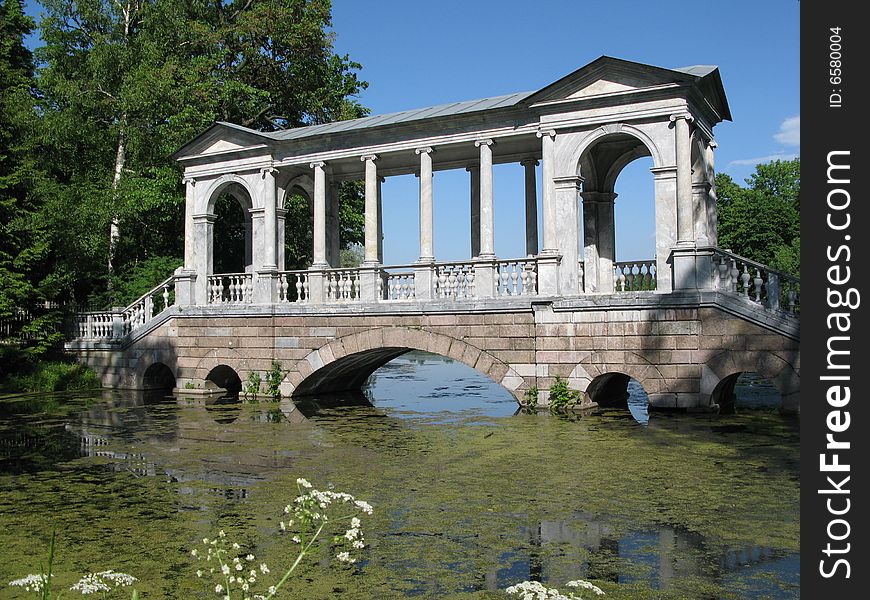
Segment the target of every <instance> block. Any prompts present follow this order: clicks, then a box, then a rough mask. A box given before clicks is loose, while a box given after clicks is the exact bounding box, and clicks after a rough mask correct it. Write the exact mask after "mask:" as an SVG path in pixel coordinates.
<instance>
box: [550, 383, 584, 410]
mask: <svg viewBox="0 0 870 600" xmlns="http://www.w3.org/2000/svg"><path fill="white" fill-rule="evenodd" d="M582 402H583V395H582V394H581V393H580V392H578V391H577V390H572V389H571V388H569V387H568V382H567V381H565V380H564V379H562V378H561V377H556V379H555V380H554V381H553V383H552V385H550V410H560V409H564V408H567V407H570V406H575V405H577V404H580V403H582Z"/></svg>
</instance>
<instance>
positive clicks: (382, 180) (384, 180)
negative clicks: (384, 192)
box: [378, 177, 387, 183]
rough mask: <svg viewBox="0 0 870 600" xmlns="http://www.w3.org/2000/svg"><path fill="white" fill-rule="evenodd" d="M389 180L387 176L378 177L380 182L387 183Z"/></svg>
mask: <svg viewBox="0 0 870 600" xmlns="http://www.w3.org/2000/svg"><path fill="white" fill-rule="evenodd" d="M386 181H387V178H386V177H378V183H385V182H386Z"/></svg>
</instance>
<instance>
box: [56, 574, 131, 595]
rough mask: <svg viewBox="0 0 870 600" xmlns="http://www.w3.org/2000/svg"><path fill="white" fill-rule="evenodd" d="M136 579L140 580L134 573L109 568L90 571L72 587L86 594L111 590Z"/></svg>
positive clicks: (124, 585)
mask: <svg viewBox="0 0 870 600" xmlns="http://www.w3.org/2000/svg"><path fill="white" fill-rule="evenodd" d="M134 581H138V580H137V579H136V578H135V577H133V576H132V575H127V574H126V573H118V572H116V571H113V570H112V569H109V570H108V571H100V572H99V573H88V574H87V575H85V576H84V577H82V578H81V579H79V580H78V582H77V583H74V584H73V585H72V587H70V589H71V590H72V591H74V592H81V593H82V595H83V596H84V595H87V594H96V593H98V592H102V593H105V592H111V591H112V590H113V589H115V588H119V587H127V586H130V585H133V582H134Z"/></svg>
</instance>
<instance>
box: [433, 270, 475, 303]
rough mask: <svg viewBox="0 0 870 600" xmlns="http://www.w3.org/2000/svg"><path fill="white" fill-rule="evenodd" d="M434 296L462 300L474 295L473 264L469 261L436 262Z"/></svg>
mask: <svg viewBox="0 0 870 600" xmlns="http://www.w3.org/2000/svg"><path fill="white" fill-rule="evenodd" d="M435 297H436V298H441V299H444V300H462V299H466V298H473V297H474V265H473V264H471V263H436V264H435Z"/></svg>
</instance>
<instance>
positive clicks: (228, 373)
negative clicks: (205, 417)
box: [205, 365, 242, 396]
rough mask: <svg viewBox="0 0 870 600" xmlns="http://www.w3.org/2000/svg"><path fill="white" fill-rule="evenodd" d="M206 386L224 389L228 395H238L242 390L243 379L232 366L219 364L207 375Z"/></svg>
mask: <svg viewBox="0 0 870 600" xmlns="http://www.w3.org/2000/svg"><path fill="white" fill-rule="evenodd" d="M205 387H206V388H208V389H213V390H218V389H224V390H226V391H227V395H228V396H237V395H238V394H239V392H241V391H242V379H241V377H239V374H238V373H236V372H235V371H234V370H233V369H232V367H228V366H227V365H218V366H216V367H215V368H213V369H212V370H211V371H209V373H208V375H206V377H205Z"/></svg>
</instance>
